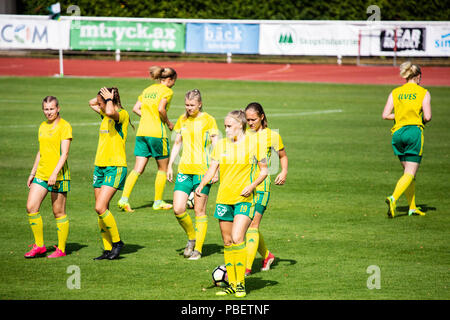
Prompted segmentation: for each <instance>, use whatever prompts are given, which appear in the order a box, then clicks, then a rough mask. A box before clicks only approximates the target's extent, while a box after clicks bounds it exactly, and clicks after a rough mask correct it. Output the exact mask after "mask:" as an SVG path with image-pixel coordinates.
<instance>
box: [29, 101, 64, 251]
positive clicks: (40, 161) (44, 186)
mask: <svg viewBox="0 0 450 320" xmlns="http://www.w3.org/2000/svg"><path fill="white" fill-rule="evenodd" d="M60 110H61V107H60V106H59V103H58V99H57V98H56V97H53V96H47V97H45V98H44V100H43V101H42V111H43V113H44V115H45V117H46V118H47V120H46V121H44V122H42V123H41V125H40V127H39V150H38V152H37V154H36V158H35V161H34V164H33V168H32V169H31V173H30V176H29V177H28V180H27V185H28V188H29V189H30V191H29V193H28V200H27V212H28V221H29V224H30V227H31V231H32V232H33V236H34V244H33V245H32V249H31V250H30V251H29V252H27V253H26V254H25V258H35V257H38V256H42V255H44V254H45V253H46V252H47V249H46V247H45V245H44V229H43V222H42V217H41V215H40V213H39V210H40V207H41V204H42V201H44V199H45V197H46V196H47V194H48V193H49V192H51V199H52V208H53V215H54V216H55V219H56V229H57V232H58V246H55V249H56V250H55V252H53V253H52V254H51V255H49V256H47V258H59V257H64V256H65V255H66V242H67V237H68V235H69V219H68V217H67V214H66V200H67V192H69V191H70V171H69V165H68V163H67V158H68V157H69V149H70V143H71V141H72V127H71V126H70V124H69V122H67V121H66V120H64V119H63V118H61V116H60V115H59V112H60Z"/></svg>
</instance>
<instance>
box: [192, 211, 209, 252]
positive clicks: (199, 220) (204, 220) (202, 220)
mask: <svg viewBox="0 0 450 320" xmlns="http://www.w3.org/2000/svg"><path fill="white" fill-rule="evenodd" d="M207 229H208V216H206V215H204V216H199V217H197V216H196V217H195V248H194V250H197V251H198V252H200V253H201V252H202V248H203V243H204V242H205V238H206V230H207Z"/></svg>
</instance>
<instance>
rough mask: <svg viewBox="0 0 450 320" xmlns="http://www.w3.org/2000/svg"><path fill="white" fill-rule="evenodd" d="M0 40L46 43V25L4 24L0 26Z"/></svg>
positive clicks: (20, 42) (21, 42)
mask: <svg viewBox="0 0 450 320" xmlns="http://www.w3.org/2000/svg"><path fill="white" fill-rule="evenodd" d="M0 41H2V42H7V43H19V44H25V43H33V44H34V43H48V31H47V26H37V25H25V24H19V25H14V24H10V23H8V24H5V25H3V26H1V27H0Z"/></svg>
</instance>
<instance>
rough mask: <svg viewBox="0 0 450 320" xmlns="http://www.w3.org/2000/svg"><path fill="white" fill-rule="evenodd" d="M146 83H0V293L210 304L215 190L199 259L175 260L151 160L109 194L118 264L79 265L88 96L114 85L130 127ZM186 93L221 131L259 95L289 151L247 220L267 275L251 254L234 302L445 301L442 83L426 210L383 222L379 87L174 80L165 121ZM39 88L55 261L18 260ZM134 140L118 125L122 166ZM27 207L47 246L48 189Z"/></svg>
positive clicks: (83, 249)
mask: <svg viewBox="0 0 450 320" xmlns="http://www.w3.org/2000/svg"><path fill="white" fill-rule="evenodd" d="M148 85H149V81H148V80H145V79H106V78H105V79H96V78H83V79H80V78H62V79H59V78H14V77H11V78H10V77H4V78H0V108H1V120H2V121H1V123H0V145H1V148H0V181H1V183H0V197H1V204H2V205H1V212H0V231H1V232H0V241H1V242H0V243H1V247H2V249H1V250H0V260H1V261H2V263H1V266H0V299H2V300H11V299H12V300H16V299H74V300H78V299H87V300H90V299H94V300H105V299H152V300H159V299H168V300H172V299H177V300H184V299H194V300H213V299H217V298H216V296H215V292H216V291H217V290H218V289H216V288H214V287H213V286H212V282H211V271H212V270H213V269H214V267H216V266H217V265H219V264H222V263H223V246H222V241H221V236H220V231H219V227H218V223H217V221H216V219H215V218H213V217H212V214H213V209H214V204H215V197H216V193H217V186H215V187H213V188H212V191H211V194H210V201H209V203H208V216H209V226H208V233H207V236H206V241H205V245H204V256H203V258H202V259H201V260H199V261H188V260H186V259H184V258H183V256H182V250H183V248H184V245H185V243H186V236H185V234H184V232H183V231H182V229H181V228H180V226H179V225H178V224H177V221H176V219H175V218H174V216H173V212H171V211H169V212H156V211H153V210H152V208H151V204H152V200H153V182H154V177H155V172H156V166H155V164H154V161H153V160H151V162H149V165H148V166H147V169H146V171H145V172H144V174H143V175H142V176H141V178H140V179H139V180H138V182H137V184H136V186H135V189H134V191H133V193H132V195H131V199H130V202H131V204H132V206H133V207H134V208H136V209H137V210H136V212H135V213H133V214H127V213H122V212H119V211H118V210H117V207H116V203H117V201H118V199H119V196H120V194H121V193H120V192H118V193H117V194H116V195H115V197H114V198H113V200H112V202H111V209H112V212H113V214H114V216H115V217H116V220H117V223H118V227H119V231H120V234H121V237H122V239H123V241H124V242H125V244H126V246H125V248H124V249H123V254H122V256H121V257H122V258H121V259H120V260H117V261H93V260H92V258H93V257H95V256H97V255H99V254H100V253H101V250H102V248H101V240H100V235H99V231H98V227H97V218H96V213H95V211H94V195H93V189H92V186H91V183H92V173H93V168H94V157H95V151H96V147H97V141H98V129H99V126H98V125H99V118H98V116H97V115H96V114H95V113H94V112H92V111H91V110H90V108H89V106H88V100H89V99H90V98H92V97H94V96H95V95H96V93H97V91H98V90H99V88H100V87H102V86H117V87H119V89H120V95H121V98H122V103H123V105H124V106H125V108H126V109H127V110H128V111H129V112H130V115H131V119H132V121H133V122H134V123H135V124H136V126H137V121H138V117H137V116H136V115H135V114H133V113H132V112H131V108H132V107H133V105H134V103H135V101H136V98H137V96H138V95H139V94H140V92H141V91H142V90H143V89H144V88H145V87H146V86H148ZM194 88H198V89H200V91H201V92H202V95H203V99H204V110H205V111H207V112H208V113H210V114H211V115H213V116H214V117H216V119H217V122H218V125H219V128H220V129H221V131H222V133H224V130H223V118H224V116H225V115H226V113H227V112H228V111H230V110H233V109H243V108H244V107H245V106H246V105H247V104H248V103H249V102H252V101H258V102H260V103H261V104H262V105H263V106H264V107H265V111H266V113H267V117H268V120H269V126H270V127H271V128H273V129H278V130H279V132H280V134H281V136H282V138H283V140H284V143H285V145H286V150H287V154H288V156H289V174H288V179H287V182H286V185H284V186H281V187H279V186H274V187H273V188H272V190H271V191H272V193H271V199H270V203H269V208H268V210H267V212H266V214H265V216H264V219H263V221H262V225H261V230H262V232H263V234H264V237H265V240H266V243H267V245H268V247H269V249H270V250H271V251H272V252H273V253H274V254H275V256H276V257H277V260H276V262H275V263H274V265H273V267H272V269H271V270H270V271H268V272H261V271H259V268H260V265H261V257H259V256H257V258H256V260H255V263H254V267H253V269H254V271H255V273H254V274H253V275H251V276H250V277H248V278H247V280H246V283H247V293H248V294H247V298H246V299H251V300H265V299H266V300H269V299H275V300H278V299H280V300H285V299H291V300H309V299H339V300H341V299H368V300H372V299H420V300H422V299H445V300H446V299H449V298H450V293H449V292H450V291H449V285H450V283H449V280H450V255H449V252H450V251H449V243H450V236H449V232H448V230H449V222H450V197H449V195H450V193H449V191H450V188H449V186H450V185H449V181H450V158H449V155H450V130H449V125H450V109H449V108H448V97H449V95H450V88H446V87H430V88H428V89H429V90H430V92H431V95H432V110H433V120H432V122H431V123H430V124H429V125H427V127H426V129H425V151H424V158H423V161H422V165H421V168H420V170H419V173H418V176H417V183H416V198H417V203H418V205H421V206H422V207H423V209H424V210H425V211H426V216H425V217H419V216H411V217H408V215H407V208H406V200H405V199H404V198H402V199H401V200H400V201H399V203H398V206H399V213H398V216H397V217H396V218H395V219H388V218H387V215H386V205H385V203H384V199H385V197H386V196H387V195H388V194H390V193H391V192H392V191H393V188H394V186H395V183H396V181H397V179H398V178H399V177H400V175H401V167H400V164H399V162H398V160H397V159H396V158H395V157H394V155H393V153H392V149H391V146H390V127H391V125H392V123H390V122H388V121H383V120H382V119H381V112H382V109H383V107H384V104H385V102H386V98H387V96H388V94H389V92H390V91H391V90H392V89H393V86H376V85H337V84H309V83H276V82H244V81H219V80H218V81H213V80H184V79H180V80H178V81H177V84H176V85H175V87H174V91H175V95H174V98H173V102H172V107H171V109H170V110H169V117H170V118H171V119H174V120H175V119H176V118H177V117H178V116H179V115H180V114H181V113H182V112H183V108H184V107H183V106H184V93H185V92H186V91H187V90H190V89H194ZM46 95H55V96H57V97H58V98H59V100H60V104H61V107H62V110H61V114H62V117H63V118H65V119H66V120H68V121H69V122H70V123H71V124H72V126H73V136H74V139H73V142H72V145H71V150H70V155H69V166H70V169H71V173H72V185H71V188H72V190H71V192H70V193H69V196H68V203H67V213H68V216H69V218H70V233H69V239H68V244H67V252H68V256H67V257H65V258H61V259H46V258H38V259H30V260H27V259H25V258H24V257H23V255H24V253H25V252H26V251H28V247H27V245H29V244H31V243H32V242H33V237H32V233H31V230H30V228H29V226H28V220H27V216H26V199H27V195H28V188H27V186H26V179H27V177H28V174H29V172H30V170H31V167H32V165H33V161H34V157H35V154H36V152H37V148H38V141H37V129H38V126H39V124H40V123H41V122H42V121H43V120H44V116H43V114H42V111H41V101H42V99H43V98H44V97H45V96H46ZM134 140H135V131H133V129H132V128H130V129H129V134H128V140H127V147H126V148H127V160H128V166H129V169H131V168H133V166H134V156H133V149H134ZM172 192H173V184H170V183H168V184H167V185H166V190H165V193H164V198H165V199H167V200H170V201H171V199H172ZM190 213H191V215H192V216H193V211H192V210H191V211H190ZM41 214H42V217H43V220H44V239H45V244H46V245H47V246H48V247H51V246H52V245H54V244H56V243H57V236H56V229H55V228H56V226H55V221H54V219H53V214H52V212H51V206H50V199H49V196H48V197H47V198H46V199H45V201H44V203H43V205H42V207H41ZM71 266H76V267H78V268H79V271H80V284H81V286H80V288H79V289H76V288H75V289H70V288H68V285H67V282H68V280H70V279H69V278H70V276H71V275H72V274H71V273H70V272H69V273H68V269H69V271H70V267H71ZM370 266H376V267H378V268H379V271H380V272H379V278H378V279H379V284H380V288H379V289H369V288H368V285H367V284H368V282H369V283H375V282H373V281H372V280H373V278H370V277H371V276H372V273H371V272H368V268H369V267H370ZM369 271H370V268H369ZM225 299H226V300H234V299H235V298H234V297H229V298H228V297H227V298H225Z"/></svg>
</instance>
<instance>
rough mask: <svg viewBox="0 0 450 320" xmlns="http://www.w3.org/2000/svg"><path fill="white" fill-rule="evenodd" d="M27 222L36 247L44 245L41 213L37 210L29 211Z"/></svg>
mask: <svg viewBox="0 0 450 320" xmlns="http://www.w3.org/2000/svg"><path fill="white" fill-rule="evenodd" d="M28 222H29V223H30V227H31V231H32V232H33V236H34V243H35V244H36V245H37V246H38V247H42V246H43V245H44V224H43V223H42V217H41V214H40V213H39V212H34V213H29V214H28Z"/></svg>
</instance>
